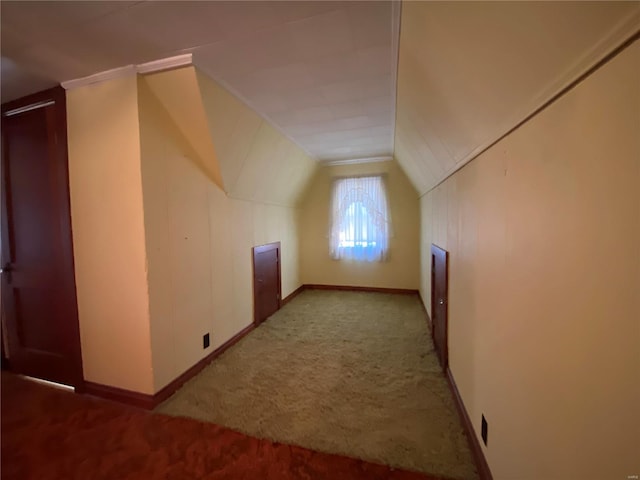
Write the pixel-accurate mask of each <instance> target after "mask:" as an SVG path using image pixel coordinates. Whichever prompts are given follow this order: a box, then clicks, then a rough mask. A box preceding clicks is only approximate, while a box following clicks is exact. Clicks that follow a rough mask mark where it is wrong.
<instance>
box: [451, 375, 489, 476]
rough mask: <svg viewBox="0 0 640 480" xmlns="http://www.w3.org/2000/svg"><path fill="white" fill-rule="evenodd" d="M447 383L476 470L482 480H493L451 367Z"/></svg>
mask: <svg viewBox="0 0 640 480" xmlns="http://www.w3.org/2000/svg"><path fill="white" fill-rule="evenodd" d="M447 383H448V384H449V388H450V389H451V393H452V394H453V399H454V401H455V404H456V408H457V409H458V414H459V415H460V420H462V426H463V427H464V433H465V434H466V436H467V441H468V442H469V447H470V448H471V453H472V454H473V459H474V460H475V463H476V468H477V469H478V473H479V474H480V479H481V480H493V476H492V475H491V470H490V469H489V464H488V463H487V459H486V458H485V456H484V452H483V451H482V447H481V446H480V442H478V437H477V435H476V433H475V430H474V428H473V423H472V422H471V419H470V418H469V414H468V413H467V409H466V408H465V406H464V402H463V401H462V397H461V396H460V392H459V391H458V386H457V385H456V381H455V380H454V378H453V374H452V373H451V369H450V368H449V367H447Z"/></svg>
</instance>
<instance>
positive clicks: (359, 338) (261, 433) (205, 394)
mask: <svg viewBox="0 0 640 480" xmlns="http://www.w3.org/2000/svg"><path fill="white" fill-rule="evenodd" d="M419 302H420V301H419V299H418V298H417V297H416V296H413V295H393V294H382V293H368V292H340V291H318V290H307V291H304V292H302V293H301V294H300V295H298V296H297V297H296V298H295V299H294V300H293V301H291V302H290V303H289V304H287V305H286V306H285V307H284V308H282V309H281V310H280V311H279V312H277V313H276V314H275V315H273V316H272V317H271V318H270V319H269V320H267V321H266V322H265V323H263V324H262V325H261V326H260V327H259V328H257V329H256V330H254V331H253V332H252V333H251V334H249V335H248V336H247V337H245V338H244V339H243V340H241V341H240V342H239V343H238V344H237V345H235V346H234V347H232V348H231V349H229V350H228V351H227V352H225V353H224V354H223V355H221V356H220V357H219V358H218V359H216V360H215V361H214V362H212V363H211V364H210V365H209V366H208V367H207V368H205V369H204V370H203V371H202V373H200V374H199V375H198V376H197V377H195V378H194V379H192V380H191V381H190V382H188V383H187V384H186V385H185V386H184V387H183V388H182V389H181V390H179V391H178V392H177V393H176V394H175V395H174V396H173V397H171V398H170V399H169V400H167V401H166V402H165V403H163V404H162V405H160V406H159V407H158V408H157V411H159V412H162V413H167V414H170V415H178V416H186V417H192V418H197V419H200V420H205V421H210V422H214V423H217V424H220V425H224V426H227V427H230V428H233V429H236V430H238V431H241V432H244V433H247V434H249V435H253V436H257V437H262V438H268V439H272V440H276V441H279V442H283V443H289V444H295V445H300V446H303V447H307V448H311V449H315V450H320V451H323V452H330V453H339V454H343V455H348V456H352V457H358V458H362V459H365V460H368V461H373V462H379V463H383V464H386V465H391V466H394V467H401V468H405V469H410V470H416V471H421V472H427V473H431V474H436V475H442V476H448V477H451V478H456V479H474V478H477V473H476V470H475V467H474V465H473V461H472V457H471V453H470V451H469V448H468V446H467V441H466V439H465V437H464V433H463V429H462V426H461V424H460V420H459V418H458V415H457V412H456V409H455V405H454V403H453V398H452V396H451V393H450V391H449V389H448V386H447V383H446V380H445V378H444V376H443V374H442V372H441V370H440V367H439V365H438V362H437V359H436V356H435V354H434V352H433V345H432V342H431V339H430V336H429V334H428V328H427V324H426V320H425V317H424V314H423V313H422V310H421V307H420V303H419Z"/></svg>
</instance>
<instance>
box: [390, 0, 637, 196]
mask: <svg viewBox="0 0 640 480" xmlns="http://www.w3.org/2000/svg"><path fill="white" fill-rule="evenodd" d="M639 12H640V3H638V2H495V3H493V2H491V3H486V2H405V3H404V4H403V8H402V33H401V37H400V52H399V65H398V92H397V117H396V132H395V156H396V159H397V160H398V162H399V163H400V164H401V165H402V167H403V168H404V169H405V171H406V172H407V174H408V176H409V177H410V179H411V180H412V182H413V184H414V186H415V187H416V189H417V190H418V192H420V193H421V194H422V193H425V192H427V191H428V190H430V189H431V188H433V187H434V186H435V185H437V184H438V183H439V182H440V181H442V180H444V179H445V178H446V177H447V176H448V175H450V174H451V173H452V172H454V171H455V170H457V169H458V168H460V167H461V166H463V165H464V164H465V163H466V162H467V161H468V160H469V159H471V158H473V156H474V154H476V153H478V152H480V151H481V150H482V149H483V148H484V147H486V146H488V145H489V144H491V143H492V142H493V141H495V140H496V139H497V138H499V137H500V136H501V135H502V134H504V133H506V132H507V131H508V130H509V129H510V128H512V127H513V126H514V125H516V124H517V123H518V122H519V121H521V120H522V119H524V118H525V117H526V116H527V115H528V114H530V113H532V112H533V111H534V110H535V109H536V108H537V107H539V106H541V105H542V104H543V103H544V102H545V101H546V100H548V99H549V98H551V97H552V96H553V95H554V94H555V93H557V92H558V91H559V90H560V89H561V88H562V87H564V86H566V85H567V84H568V83H570V82H571V81H572V80H574V79H575V78H577V77H578V76H579V74H580V73H582V72H584V71H585V70H587V69H588V67H590V66H591V65H593V64H594V63H595V62H596V61H597V60H599V59H601V58H602V57H603V56H605V55H606V54H607V53H608V52H609V51H611V50H612V49H613V48H615V46H617V45H618V44H620V43H622V42H623V41H624V40H625V39H626V38H627V37H629V36H630V35H632V34H633V33H634V32H636V31H637V30H638V29H639V28H640V16H639ZM639 67H640V66H639Z"/></svg>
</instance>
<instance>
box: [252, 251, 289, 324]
mask: <svg viewBox="0 0 640 480" xmlns="http://www.w3.org/2000/svg"><path fill="white" fill-rule="evenodd" d="M281 298H282V297H281V280H280V242H275V243H268V244H266V245H260V246H258V247H253V308H254V323H255V324H256V326H257V325H260V324H261V323H262V322H264V321H265V320H266V319H267V318H268V317H269V316H271V315H273V314H274V313H275V312H277V311H278V310H279V309H280V302H281Z"/></svg>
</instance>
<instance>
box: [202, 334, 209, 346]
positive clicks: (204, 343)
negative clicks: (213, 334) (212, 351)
mask: <svg viewBox="0 0 640 480" xmlns="http://www.w3.org/2000/svg"><path fill="white" fill-rule="evenodd" d="M202 348H209V334H208V333H205V334H204V335H203V336H202Z"/></svg>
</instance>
